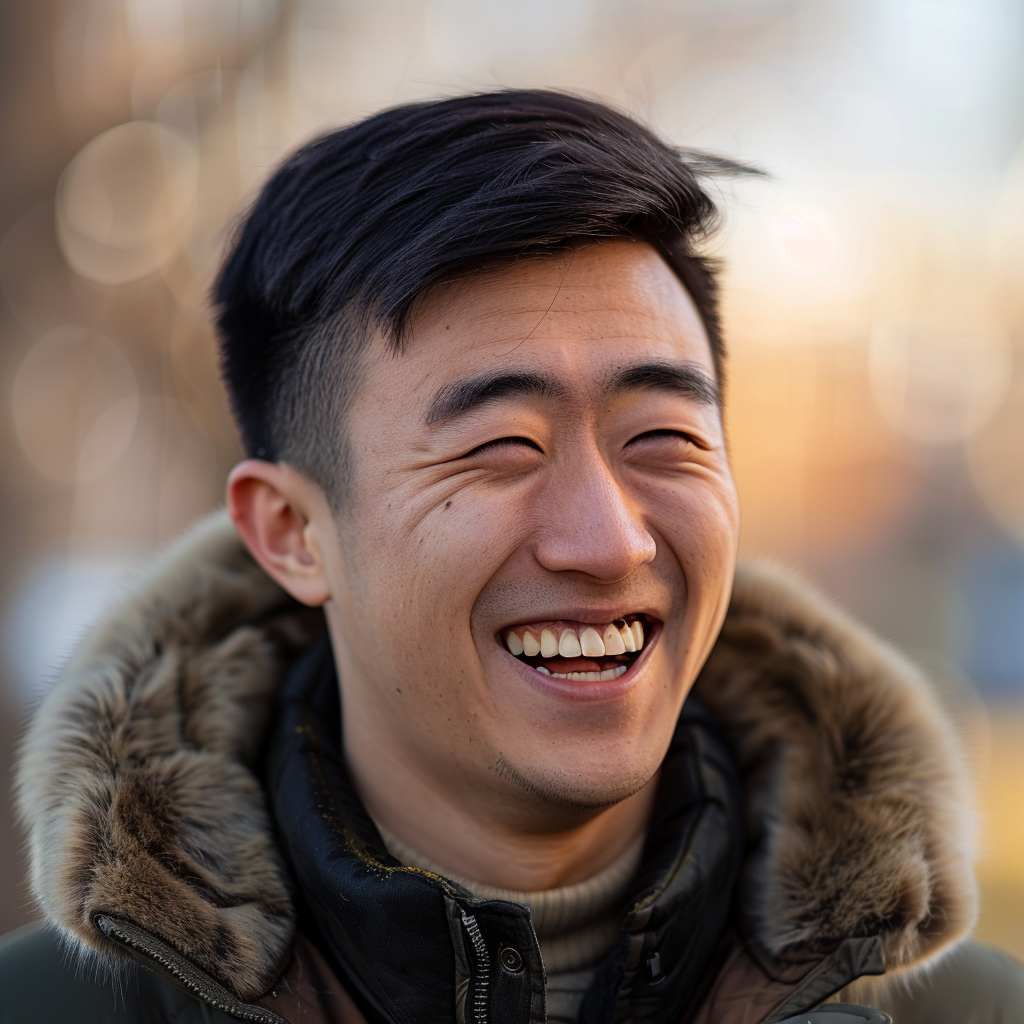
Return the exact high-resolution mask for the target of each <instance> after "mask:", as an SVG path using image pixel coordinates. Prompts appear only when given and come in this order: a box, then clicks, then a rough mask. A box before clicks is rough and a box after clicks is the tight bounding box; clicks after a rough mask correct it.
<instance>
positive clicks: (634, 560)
mask: <svg viewBox="0 0 1024 1024" xmlns="http://www.w3.org/2000/svg"><path fill="white" fill-rule="evenodd" d="M740 171H741V168H738V167H735V166H733V165H730V164H727V163H725V162H723V161H714V160H711V159H709V158H707V157H701V156H698V155H695V154H680V153H679V152H677V151H675V150H673V149H671V148H670V147H668V146H667V145H665V144H664V143H662V142H661V141H660V140H658V139H657V138H656V137H655V136H654V135H652V134H651V133H650V132H649V131H648V130H647V129H645V128H643V127H642V126H640V125H638V124H637V123H635V122H634V121H632V120H630V119H628V118H626V117H624V116H622V115H620V114H617V113H615V112H613V111H611V110H609V109H608V108H606V107H604V106H602V105H600V104H597V103H593V102H590V101H585V100H582V99H577V98H574V97H570V96H565V95H560V94H555V93H548V92H501V93H494V94H485V95H479V96H469V97H463V98H459V99H454V100H448V101H444V102H440V103H427V104H420V105H415V106H409V107H403V108H398V109H396V110H390V111H386V112H384V113H382V114H378V115H376V116H374V117H371V118H369V119H367V120H365V121H363V122H361V123H360V124H357V125H355V126H353V127H350V128H347V129H345V130H342V131H339V132H334V133H331V134H329V135H326V136H324V137H323V138H321V139H319V140H316V141H314V142H312V143H310V144H309V145H307V146H306V147H304V148H303V149H301V150H300V151H299V152H298V153H297V154H295V155H294V156H293V157H291V158H290V159H289V160H288V161H287V162H286V163H285V164H284V165H283V166H282V167H281V168H280V169H279V170H278V172H277V173H276V174H275V175H274V176H273V178H272V179H271V180H270V182H269V184H268V185H267V186H266V188H265V189H264V191H263V193H262V195H261V196H260V198H259V199H258V201H257V202H256V204H255V205H254V207H253V208H252V210H251V211H250V212H249V214H248V216H247V218H246V220H245V223H244V225H243V226H242V228H241V231H240V233H239V235H238V237H237V238H236V239H235V241H234V244H233V247H232V250H231V252H230V254H229V255H228V257H227V260H226V262H225V265H224V267H223V269H222V272H221V275H220V278H219V281H218V284H217V288H216V301H217V306H218V310H219V326H220V331H221V337H222V345H223V366H224V375H225V380H226V382H227V386H228V389H229V392H230V394H231V398H232V401H233V403H234V409H235V412H236V414H237V418H238V421H239V424H240V427H241V431H242V436H243V440H244V443H245V446H246V449H247V451H248V453H249V455H250V456H251V457H250V458H247V459H246V460H245V461H244V462H242V463H241V464H240V465H239V466H237V467H236V468H235V469H234V471H233V472H232V474H231V477H230V480H229V483H228V508H229V511H230V518H231V520H232V521H233V525H232V523H231V522H229V521H227V520H226V519H224V518H219V517H218V518H214V519H212V520H210V521H209V522H207V523H206V524H203V525H201V526H200V527H199V528H198V529H197V530H196V531H195V532H194V533H193V534H192V535H190V536H189V537H187V538H185V539H184V540H183V541H182V542H180V543H179V544H178V545H177V546H175V547H174V548H172V549H171V551H170V552H169V553H168V554H167V555H166V556H165V557H164V558H163V560H162V561H161V562H160V563H158V565H157V566H156V567H155V569H154V570H153V571H152V573H151V574H150V575H149V576H148V577H147V578H146V579H144V580H143V581H142V582H141V583H140V585H139V587H138V589H137V591H136V592H135V593H134V594H133V595H132V596H131V597H129V598H128V599H126V600H125V601H124V602H123V603H122V604H121V605H120V607H118V608H117V609H116V610H115V611H114V612H112V613H111V614H110V615H109V616H108V617H107V619H106V620H105V622H104V623H103V624H102V625H100V626H99V627H98V628H97V629H96V630H94V631H93V633H92V634H91V636H90V637H89V638H87V639H86V641H85V642H84V644H83V646H82V648H81V650H80V651H79V652H78V654H77V655H76V656H75V658H74V659H73V660H72V661H71V663H70V664H69V665H68V666H67V668H66V669H65V671H64V673H63V675H62V677H61V679H60V680H59V681H58V683H57V684H56V686H55V687H54V689H53V691H52V692H51V694H50V695H49V697H48V699H47V701H46V702H45V703H44V705H43V706H42V708H41V709H40V711H39V713H38V714H37V716H36V718H35V720H34V722H33V725H32V727H31V730H30V732H29V735H28V738H27V741H26V744H25V748H24V751H23V755H22V758H21V762H20V767H19V795H20V802H21V809H22V814H23V816H24V819H25V822H26V824H27V826H28V830H29V836H30V853H31V858H32V881H33V889H34V892H35V894H36V896H37V898H38V900H39V902H40V905H41V906H42V908H43V910H44V913H45V915H46V917H47V920H48V921H49V922H50V924H51V926H52V930H51V931H37V930H33V931H29V932H28V933H25V934H22V935H20V936H18V937H16V938H14V939H13V940H10V941H9V943H8V945H7V946H6V949H5V951H4V953H3V955H2V957H0V964H2V965H3V970H4V972H5V974H4V977H5V979H6V986H5V992H6V993H7V994H8V998H7V1005H6V1007H5V1010H4V1014H5V1016H4V1020H28V1019H31V1020H36V1021H51V1020H53V1021H56V1020H71V1019H74V1020H78V1021H107V1020H110V1021H113V1020H126V1021H147V1022H148V1021H159V1022H169V1021H176V1022H177V1021H182V1022H184V1021H201V1020H205V1021H214V1020H216V1021H222V1020H229V1019H236V1020H248V1021H260V1022H279V1021H290V1022H296V1024H298V1022H302V1024H305V1022H310V1024H312V1022H317V1024H319V1022H344V1024H359V1022H363V1021H365V1022H372V1024H379V1022H388V1024H399V1022H401V1024H427V1022H433V1021H437V1022H441V1021H444V1022H458V1024H485V1022H493V1024H506V1022H508V1024H520V1022H521V1024H528V1022H530V1024H532V1022H537V1024H539V1022H542V1021H544V1020H545V1019H547V1020H550V1021H558V1022H572V1024H576V1022H579V1024H591V1022H593V1024H596V1022H605V1021H607V1022H612V1021H631V1022H636V1024H641V1022H643V1024H647V1022H651V1024H654V1022H665V1024H680V1022H683V1021H686V1022H695V1024H696V1022H700V1024H741V1022H743V1024H746V1022H756V1021H762V1022H776V1021H783V1020H786V1019H789V1018H793V1019H794V1020H797V1019H799V1020H801V1021H804V1020H806V1021H812V1022H821V1024H852V1022H855V1021H877V1022H880V1021H883V1020H884V1019H885V1017H884V1016H883V1014H882V1013H880V1012H878V1011H876V1010H873V1009H871V1008H870V1007H868V1006H865V1005H860V1006H857V1005H852V1004H853V1003H870V1004H872V1005H873V1006H875V1007H880V1008H881V1009H882V1010H891V1011H892V1012H893V1013H894V1014H897V1015H898V1016H897V1019H898V1020H899V1021H902V1022H917V1021H921V1022H925V1021H928V1022H933V1021H945V1020H949V1021H953V1020H956V1021H966V1020H968V1019H969V1020H977V1021H992V1022H995V1021H1021V1020H1024V979H1022V973H1021V970H1020V968H1018V967H1017V966H1016V965H1014V964H1013V963H1012V962H1011V961H1009V960H1008V959H1006V958H1005V957H1002V956H1001V955H1000V954H997V953H995V952H993V951H986V950H984V949H982V948H981V947H978V946H974V945H971V944H964V943H963V941H962V940H963V939H964V936H965V935H966V934H967V933H968V931H969V929H970V927H971V924H972V922H973V918H974V913H975V897H974V889H973V883H972V880H971V873H970V863H969V857H970V843H969V833H970V828H969V814H968V811H967V810H966V802H965V797H964V792H963V791H964V782H963V769H962V767H961V766H960V760H959V757H958V754H957V751H956V748H955V744H954V742H953V739H952V736H951V733H950V729H949V727H948V726H947V724H946V723H945V722H944V720H943V718H942V716H941V715H940V713H939V712H938V710H937V707H936V705H935V702H934V700H933V699H932V697H931V695H930V692H929V690H928V687H927V685H926V684H925V683H924V682H923V681H922V680H921V679H920V678H919V676H918V675H917V674H916V673H915V671H914V670H913V669H911V668H910V667H909V666H908V665H907V664H906V663H905V662H904V661H902V660H901V659H900V658H899V657H898V656H897V655H896V654H894V653H893V652H892V651H890V650H888V649H886V648H885V647H884V646H882V645H881V644H879V643H878V642H877V641H875V640H873V639H872V638H871V637H869V636H867V635H866V634H865V633H864V632H863V631H862V630H860V629H859V628H858V627H856V626H855V625H853V624H852V623H850V622H849V621H847V620H846V619H845V618H843V617H842V616H841V615H840V614H839V613H837V612H836V611H834V610H832V609H830V608H829V607H828V606H827V605H825V604H824V603H823V602H822V601H821V600H820V599H818V598H817V597H815V596H813V595H811V594H809V593H808V592H806V591H805V590H803V589H802V588H800V587H799V586H797V585H796V584H794V583H792V582H790V581H789V580H787V579H786V578H784V577H782V576H780V575H779V574H777V573H776V572H774V571H772V570H770V569H766V568H757V567H751V566H747V567H742V568H741V569H739V570H736V568H735V553H736V546H737V534H738V523H739V514H738V508H737V501H736V494H735V490H734V487H733V483H732V479H731V476H730V472H729V465H728V460H727V454H726V447H725V436H724V431H723V425H722V409H721V400H722V399H721V394H722V388H723V380H724V374H723V368H724V367H723V364H724V355H723V345H722V340H721V337H720V332H719V327H718V320H717V317H716V306H715V279H714V273H713V268H712V266H711V265H710V264H709V263H708V262H707V261H706V260H705V259H703V258H702V257H701V256H700V254H699V249H698V243H699V241H700V240H701V238H702V237H703V236H704V235H705V234H706V233H707V232H708V231H709V229H710V227H711V225H712V223H713V218H714V213H715V210H714V205H713V203H712V202H711V200H710V198H709V197H708V194H707V192H706V191H705V190H704V188H703V186H702V185H701V179H702V178H703V177H706V176H707V175H710V174H716V173H738V172H740ZM317 609H322V612H321V611H317ZM62 946H63V948H64V949H68V950H70V951H71V952H72V954H73V957H74V959H65V956H64V953H63V952H62ZM135 963H141V964H142V965H144V967H145V968H146V969H145V970H142V971H139V972H138V973H126V972H127V970H128V966H129V965H134V964H135ZM105 968H112V969H113V971H114V976H115V980H116V979H120V987H119V988H117V989H111V988H110V986H109V981H108V979H107V977H106V976H105V975H106V974H109V971H104V969H105ZM829 1000H831V1001H832V1002H836V1001H837V1000H838V1001H839V1003H841V1004H846V1008H845V1009H842V1008H841V1007H838V1006H837V1007H834V1008H832V1009H825V1010H817V1011H816V1008H817V1007H819V1006H820V1005H821V1004H822V1003H825V1002H826V1001H829ZM958 1000H959V1002H958ZM797 1015H799V1016H797Z"/></svg>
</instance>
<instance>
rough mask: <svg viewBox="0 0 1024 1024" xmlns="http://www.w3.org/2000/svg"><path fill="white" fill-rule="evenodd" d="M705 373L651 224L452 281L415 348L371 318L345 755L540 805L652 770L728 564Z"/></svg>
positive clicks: (348, 573) (713, 407) (715, 429)
mask: <svg viewBox="0 0 1024 1024" xmlns="http://www.w3.org/2000/svg"><path fill="white" fill-rule="evenodd" d="M714 380H715V374H714V367H713V362H712V358H711V352H710V348H709V345H708V341H707V336H706V334H705V331H704V329H703V327H702V325H701V322H700V319H699V317H698V314H697V312H696V309H695V307H694V305H693V303H692V301H691V299H690V297H689V296H688V294H687V293H686V291H685V289H684V288H683V287H682V285H681V284H680V283H679V281H678V279H677V278H676V277H675V275H674V274H673V273H672V271H671V270H670V269H669V267H668V266H667V265H666V264H665V262H664V261H663V260H662V259H661V257H660V256H659V255H658V254H657V253H656V252H655V250H654V249H653V248H651V247H650V246H648V245H646V244H643V243H639V242H628V241H611V242H604V243H601V244H590V245H586V246H583V247H581V248H578V249H576V250H575V251H574V252H572V253H566V254H564V255H559V256H552V257H543V258H537V259H526V260H523V261H522V262H520V263H518V264H516V265H515V266H513V267H512V268H511V269H506V270H502V271H499V272H494V273H487V274H481V275H480V276H478V277H475V278H471V279H469V280H464V281H460V282H458V283H455V284H452V285H447V286H444V287H443V288H440V289H437V290H435V291H434V292H433V293H432V294H431V295H429V296H428V297H427V299H426V300H425V301H424V302H423V303H422V304H421V306H420V307H419V308H418V311H417V313H416V315H415V317H414V319H413V322H412V325H411V330H410V333H409V336H408V339H407V342H406V344H405V346H404V349H403V351H402V352H401V353H398V354H395V353H393V352H392V351H391V349H390V348H389V346H388V345H387V344H386V343H385V342H384V341H383V340H382V339H380V338H376V339H374V340H373V342H372V343H371V345H370V346H369V349H368V351H367V353H366V356H365V363H364V373H363V377H362V383H361V386H360V391H359V393H358V395H357V397H356V399H355V401H354V403H353V406H352V408H351V410H350V413H349V421H348V431H349V438H350V442H351V446H352V451H353V453H354V454H353V485H352V494H351V501H350V503H349V505H348V507H347V508H346V510H345V511H344V512H343V513H342V514H341V515H340V518H339V539H340V546H339V549H338V551H337V552H335V554H334V555H333V556H331V555H329V556H328V574H329V577H330V585H331V591H332V600H331V601H330V602H329V604H328V617H329V621H330V625H331V632H332V638H333V641H334V646H335V654H336V658H337V661H338V666H339V674H340V678H341V681H342V690H343V695H344V707H345V742H346V749H347V750H348V751H349V756H350V758H353V757H354V758H355V759H356V760H360V759H361V755H360V753H359V752H360V751H362V752H364V753H366V754H367V756H370V757H371V762H370V763H374V762H373V761H372V758H376V759H377V760H378V762H379V763H382V762H380V759H382V758H383V759H387V758H397V759H399V760H401V761H402V762H403V763H404V764H405V766H406V767H407V768H411V769H412V770H413V772H414V773H415V776H416V777H419V778H423V779H426V780H430V784H431V785H432V786H435V787H442V788H445V789H447V790H448V791H449V792H451V793H453V794H455V795H456V796H458V795H460V794H461V795H462V796H465V797H469V798H472V799H474V800H479V799H481V798H483V799H484V800H485V801H486V802H487V803H488V805H489V806H498V805H507V806H508V807H510V808H519V809H520V811H523V812H525V813H527V814H528V813H529V809H530V808H531V807H537V806H541V805H543V806H546V807H548V808H555V807H557V808H570V807H572V808H577V809H581V810H582V809H583V808H595V809H596V808H598V807H602V806H607V805H609V804H611V803H614V802H617V801H619V800H622V799H623V798H625V797H627V796H629V795H630V794H632V793H634V792H636V791H637V790H638V789H639V788H640V787H642V786H643V785H644V784H645V783H647V782H648V781H649V780H650V779H651V778H652V776H653V775H654V774H655V773H656V772H657V769H658V767H659V765H660V763H661V761H662V759H663V757H664V754H665V751H666V749H667V747H668V743H669V740H670V738H671V735H672V732H673V728H674V725H675V720H676V717H677V715H678V712H679V709H680V707H681V705H682V702H683V700H684V698H685V696H686V694H687V691H688V690H689V688H690V686H691V684H692V682H693V680H694V677H695V676H696V674H697V672H698V671H699V669H700V666H701V665H702V664H703V662H704V659H705V658H706V656H707V654H708V652H709V650H710V648H711V646H712V644H713V642H714V639H715V637H716V635H717V633H718V629H719V627H720V625H721V622H722V618H723V616H724V614H725V609H726V605H727V602H728V598H729V592H730V587H731V583H732V577H733V568H734V561H735V549H736V541H737V532H738V512H737V502H736V493H735V490H734V486H733V481H732V478H731V476H730V472H729V466H728V463H727V460H726V452H725V446H724V440H723V432H722V421H721V414H720V410H719V408H718V406H717V403H716V400H715V395H716V388H715V385H714ZM633 646H639V647H640V649H639V650H638V651H632V650H630V648H631V647H633ZM538 647H539V648H540V650H539V651H538Z"/></svg>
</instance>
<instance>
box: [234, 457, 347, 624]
mask: <svg viewBox="0 0 1024 1024" xmlns="http://www.w3.org/2000/svg"><path fill="white" fill-rule="evenodd" d="M309 486H310V484H309V482H308V481H306V480H305V478H303V477H302V476H301V474H299V473H297V472H296V471H295V470H294V469H292V468H291V467H290V466H287V465H284V464H280V463H274V462H265V461H263V460H261V459H246V460H245V461H244V462H240V463H239V464H238V465H237V466H235V468H234V469H233V470H232V471H231V474H230V476H229V477H228V487H227V502H228V510H229V512H230V514H231V518H232V519H233V520H234V523H235V527H236V528H237V530H238V533H239V535H240V536H241V538H242V540H243V541H244V542H245V546H246V547H247V548H248V549H249V551H250V553H251V554H252V556H253V558H255V559H256V561H257V562H258V563H259V565H260V567H261V568H262V569H263V570H264V571H265V572H266V573H267V574H268V575H269V576H270V577H271V578H272V579H273V580H274V581H275V582H277V583H278V584H279V585H280V586H281V587H283V588H284V589H285V590H286V591H288V593H289V594H291V595H292V597H294V598H295V599H296V600H297V601H301V602H302V603H303V604H307V605H311V606H313V607H319V606H320V605H322V604H324V602H326V601H327V600H328V599H329V598H330V596H331V592H330V586H329V583H328V579H327V572H326V567H325V566H324V563H323V558H322V555H321V551H320V548H319V546H318V545H317V543H316V537H315V531H314V529H313V526H312V523H311V521H310V509H309V506H310V501H309V498H310V495H308V494H307V493H305V492H306V491H307V490H308V488H309Z"/></svg>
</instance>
